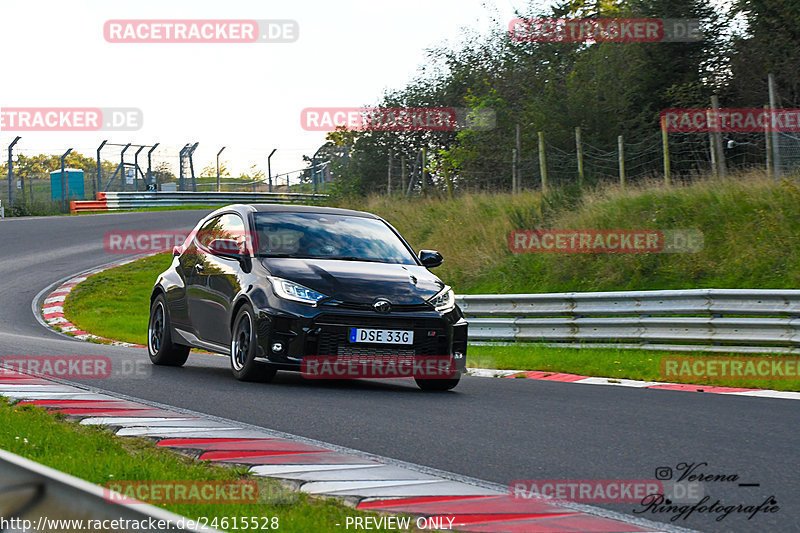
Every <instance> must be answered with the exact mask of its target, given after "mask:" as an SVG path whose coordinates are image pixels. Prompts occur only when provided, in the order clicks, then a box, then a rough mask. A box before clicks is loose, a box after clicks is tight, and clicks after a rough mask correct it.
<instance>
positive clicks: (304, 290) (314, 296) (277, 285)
mask: <svg viewBox="0 0 800 533" xmlns="http://www.w3.org/2000/svg"><path fill="white" fill-rule="evenodd" d="M269 280H270V282H272V288H273V289H274V290H275V294H277V295H278V296H280V297H281V298H283V299H285V300H293V301H295V302H303V303H304V304H311V305H315V304H316V303H317V302H319V301H320V300H323V299H325V298H327V296H325V295H324V294H322V293H321V292H317V291H315V290H312V289H309V288H308V287H303V286H302V285H300V284H299V283H295V282H294V281H289V280H288V279H283V278H275V277H270V278H269Z"/></svg>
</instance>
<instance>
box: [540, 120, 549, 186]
mask: <svg viewBox="0 0 800 533" xmlns="http://www.w3.org/2000/svg"><path fill="white" fill-rule="evenodd" d="M539 173H540V174H541V176H542V194H547V159H546V158H545V154H544V132H543V131H540V132H539Z"/></svg>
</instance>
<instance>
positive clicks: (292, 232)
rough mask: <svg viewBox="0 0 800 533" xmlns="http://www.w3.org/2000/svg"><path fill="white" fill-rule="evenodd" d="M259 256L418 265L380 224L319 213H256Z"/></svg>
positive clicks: (388, 229)
mask: <svg viewBox="0 0 800 533" xmlns="http://www.w3.org/2000/svg"><path fill="white" fill-rule="evenodd" d="M255 227H256V237H257V239H258V253H259V255H260V256H264V257H292V258H298V259H340V260H347V261H375V262H380V263H398V264H403V265H415V264H417V262H416V260H415V258H414V255H413V254H412V253H411V251H410V250H409V249H408V248H407V247H406V246H405V244H404V243H403V242H402V241H401V240H400V239H399V238H398V236H397V235H396V234H395V233H394V231H392V230H391V229H390V228H389V227H388V226H387V225H386V224H385V223H384V222H383V221H381V220H376V219H372V218H364V217H358V216H348V215H331V214H320V213H285V212H277V213H256V214H255Z"/></svg>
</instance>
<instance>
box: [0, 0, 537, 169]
mask: <svg viewBox="0 0 800 533" xmlns="http://www.w3.org/2000/svg"><path fill="white" fill-rule="evenodd" d="M525 3H526V2H525V1H523V0H403V1H400V2H387V1H379V0H340V1H336V2H333V1H328V0H294V1H291V2H290V1H286V0H256V1H250V0H226V1H224V2H220V1H218V0H215V1H206V0H191V1H186V0H169V1H165V0H160V1H152V0H136V1H134V2H122V1H118V0H46V1H45V0H41V1H37V0H2V2H0V53H2V65H3V80H4V81H3V84H2V89H1V90H0V108H4V107H5V108H7V107H101V108H102V107H129V108H138V109H140V110H141V111H142V114H143V125H142V127H141V129H139V130H137V131H99V132H98V131H95V132H55V131H46V132H20V133H18V134H19V135H20V136H21V137H22V139H21V140H20V142H19V143H18V144H17V148H18V151H19V153H21V154H25V155H33V154H38V153H53V154H56V153H63V152H64V151H65V150H66V149H67V148H73V149H74V150H75V151H78V152H81V153H83V154H85V155H90V156H93V155H94V153H95V151H96V149H97V146H98V145H99V144H100V142H101V141H102V140H104V139H107V140H108V141H109V142H110V143H118V144H125V143H134V144H142V145H152V144H153V143H155V142H159V143H160V147H159V149H158V150H157V151H156V152H155V155H156V159H155V161H156V162H158V161H167V162H170V163H172V164H175V163H176V162H177V154H178V151H179V150H180V148H181V147H182V146H184V145H185V144H186V143H190V142H191V143H194V142H199V145H198V148H197V151H196V152H195V155H194V165H195V169H196V170H197V171H199V170H201V169H202V168H203V167H205V166H207V165H210V164H213V162H214V159H215V156H216V154H217V152H218V151H219V149H220V148H222V147H223V146H225V147H226V149H225V151H224V152H223V155H222V156H221V160H222V162H223V164H226V165H227V166H228V167H229V168H230V170H231V171H232V172H233V173H234V174H238V173H240V172H246V171H247V170H248V169H249V168H250V167H251V165H257V169H258V170H262V171H264V172H266V170H267V155H268V154H269V153H270V151H271V150H272V149H273V148H277V151H276V153H275V155H274V156H273V158H272V173H273V175H274V174H279V173H283V172H288V171H292V170H297V169H301V168H303V167H304V166H306V165H305V164H304V163H303V162H302V156H303V155H304V154H305V155H308V156H311V155H312V154H313V153H314V151H315V150H316V149H317V148H318V147H319V146H320V145H321V144H322V143H323V142H324V137H325V133H323V132H310V131H305V130H304V129H303V128H302V126H301V122H300V112H301V110H302V109H303V108H306V107H359V106H363V105H369V104H374V103H377V101H378V99H379V98H380V96H381V95H382V94H383V92H384V91H385V90H387V89H399V88H402V87H404V86H405V85H406V84H407V83H408V82H409V81H410V80H412V79H413V77H414V75H415V73H416V72H417V69H418V68H419V67H420V66H421V65H423V64H424V63H425V62H426V49H428V48H430V47H433V46H436V45H440V44H442V43H444V42H445V41H449V42H451V43H457V42H458V41H459V39H460V38H461V36H462V35H463V33H464V29H465V28H472V29H475V30H478V31H486V30H487V29H488V28H490V27H491V26H492V24H493V23H492V20H493V19H494V20H496V21H499V23H500V24H502V25H503V26H506V25H507V24H508V21H510V20H511V19H512V18H513V17H514V8H519V9H522V8H523V7H524V5H525ZM542 3H546V1H545V0H542ZM112 19H113V20H118V19H257V20H267V19H269V20H274V19H290V20H295V21H297V23H298V25H299V38H298V39H297V40H296V41H295V42H291V43H247V44H241V43H236V44H217V43H215V44H207V43H203V44H190V43H180V44H168V43H112V42H107V41H106V40H105V38H104V35H103V26H104V23H105V22H106V21H108V20H112ZM16 135H17V133H12V132H9V131H0V148H2V149H3V151H5V149H6V147H7V146H8V144H9V143H10V142H11V141H12V140H13V138H14V137H15V136H16ZM115 150H116V149H106V151H105V152H104V155H105V157H107V158H109V159H110V158H112V156H114V157H118V156H115V155H114V154H115V153H116V152H115ZM128 153H129V154H130V153H131V152H130V151H129V152H128Z"/></svg>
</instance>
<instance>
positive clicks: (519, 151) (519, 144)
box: [513, 122, 522, 194]
mask: <svg viewBox="0 0 800 533" xmlns="http://www.w3.org/2000/svg"><path fill="white" fill-rule="evenodd" d="M521 161H522V134H521V133H520V127H519V122H517V158H516V167H517V168H516V169H515V171H514V175H515V176H516V177H517V179H516V180H514V191H513V192H514V194H517V193H518V192H519V190H520V188H521V185H522V174H521V173H520V162H521Z"/></svg>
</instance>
